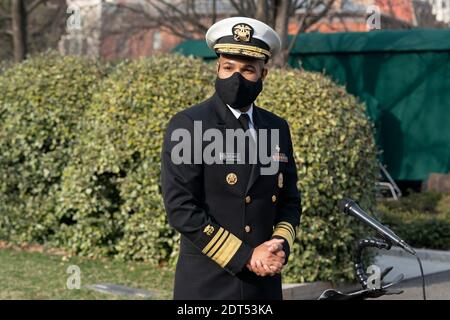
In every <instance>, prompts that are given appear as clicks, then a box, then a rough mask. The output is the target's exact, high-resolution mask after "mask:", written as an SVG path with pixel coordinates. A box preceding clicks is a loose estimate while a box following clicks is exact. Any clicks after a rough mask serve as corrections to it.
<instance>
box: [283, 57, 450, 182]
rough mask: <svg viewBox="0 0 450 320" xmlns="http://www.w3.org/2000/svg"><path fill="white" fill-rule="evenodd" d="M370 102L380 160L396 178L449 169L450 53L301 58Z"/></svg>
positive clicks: (308, 67) (303, 63) (305, 65)
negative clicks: (381, 152) (379, 149)
mask: <svg viewBox="0 0 450 320" xmlns="http://www.w3.org/2000/svg"><path fill="white" fill-rule="evenodd" d="M298 58H301V66H302V67H303V68H305V69H306V70H311V71H323V70H325V73H326V74H328V75H329V76H331V77H332V78H333V79H335V80H336V81H337V82H339V83H341V84H344V85H346V87H347V90H348V91H349V92H350V93H352V94H354V95H356V96H358V97H360V98H361V99H362V100H363V101H364V102H366V104H367V113H368V115H369V117H371V118H372V119H373V121H374V122H375V125H376V128H377V136H376V139H377V144H378V145H379V147H380V148H381V149H382V150H384V153H383V155H382V161H383V162H384V163H385V164H387V168H388V171H389V172H390V174H392V176H393V177H394V178H395V179H398V180H423V179H426V178H427V177H428V174H429V173H431V172H441V173H446V172H449V171H450V80H449V79H450V53H448V52H420V53H372V54H367V53H366V54H319V55H301V56H298V57H297V58H292V59H291V63H293V64H294V65H295V66H299V59H298Z"/></svg>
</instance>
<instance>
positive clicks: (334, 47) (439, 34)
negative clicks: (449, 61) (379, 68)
mask: <svg viewBox="0 0 450 320" xmlns="http://www.w3.org/2000/svg"><path fill="white" fill-rule="evenodd" d="M449 50H450V29H442V30H438V29H414V30H374V31H371V32H341V33H318V32H317V33H305V34H302V35H300V36H299V37H298V38H297V41H296V42H295V46H294V47H293V49H292V52H291V53H292V54H294V55H296V54H312V53H315V54H316V53H330V52H333V53H339V52H340V53H343V52H347V53H348V52H355V53H361V52H410V51H449Z"/></svg>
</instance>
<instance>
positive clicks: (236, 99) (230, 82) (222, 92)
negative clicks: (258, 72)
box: [216, 72, 263, 109]
mask: <svg viewBox="0 0 450 320" xmlns="http://www.w3.org/2000/svg"><path fill="white" fill-rule="evenodd" d="M262 87H263V86H262V79H261V78H259V79H258V81H256V82H254V81H250V80H247V79H245V78H244V77H243V76H242V75H241V74H240V73H239V72H235V73H233V75H232V76H231V77H228V78H225V79H220V78H219V77H217V79H216V92H217V94H218V95H219V97H220V99H222V101H223V102H224V103H225V104H228V105H229V106H230V107H232V108H235V109H242V108H245V107H247V106H248V105H250V104H251V103H252V102H253V101H255V99H256V97H257V96H258V95H259V94H260V93H261V91H262Z"/></svg>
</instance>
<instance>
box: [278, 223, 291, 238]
mask: <svg viewBox="0 0 450 320" xmlns="http://www.w3.org/2000/svg"><path fill="white" fill-rule="evenodd" d="M278 226H279V227H285V228H287V229H289V231H291V233H292V237H293V238H295V229H294V227H293V226H292V225H291V224H290V223H288V222H284V221H282V222H280V223H278V224H277V227H278Z"/></svg>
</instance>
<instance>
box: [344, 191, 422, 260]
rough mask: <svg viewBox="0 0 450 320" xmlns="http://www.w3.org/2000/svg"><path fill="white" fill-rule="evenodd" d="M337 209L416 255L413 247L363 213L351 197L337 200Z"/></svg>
mask: <svg viewBox="0 0 450 320" xmlns="http://www.w3.org/2000/svg"><path fill="white" fill-rule="evenodd" d="M339 209H340V210H341V211H343V212H344V213H345V214H351V215H352V216H354V217H355V218H357V219H359V220H361V221H362V222H363V223H365V224H367V225H368V226H369V227H371V228H372V229H374V230H375V231H377V232H378V233H379V234H380V235H381V236H382V237H383V238H385V239H386V240H388V241H390V242H392V244H394V245H396V246H398V247H401V248H403V249H404V250H406V251H407V252H409V253H411V254H412V255H416V252H415V251H414V249H413V248H411V247H410V246H409V245H408V244H407V243H406V242H405V241H403V240H402V239H401V238H400V237H399V236H397V235H396V234H395V233H394V232H393V231H392V230H390V229H389V228H388V227H386V226H384V225H382V224H381V223H380V222H379V221H377V220H376V219H374V218H372V217H371V216H369V215H368V214H367V213H365V212H364V210H363V209H361V208H360V207H359V206H358V205H357V204H356V202H355V201H353V200H352V199H348V198H346V199H342V200H341V201H339Z"/></svg>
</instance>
